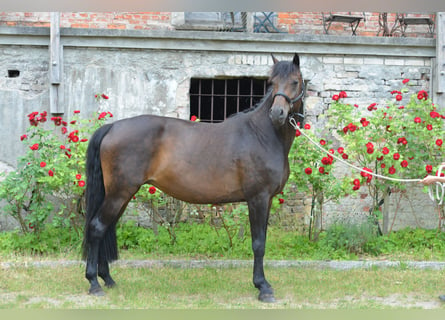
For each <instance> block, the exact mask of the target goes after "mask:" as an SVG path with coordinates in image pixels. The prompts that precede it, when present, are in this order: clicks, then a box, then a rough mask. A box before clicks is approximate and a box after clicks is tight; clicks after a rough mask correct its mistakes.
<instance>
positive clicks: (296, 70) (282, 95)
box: [269, 54, 304, 126]
mask: <svg viewBox="0 0 445 320" xmlns="http://www.w3.org/2000/svg"><path fill="white" fill-rule="evenodd" d="M272 59H273V62H274V66H273V68H272V73H271V75H270V78H269V82H270V84H271V87H272V96H273V102H272V106H271V108H270V114H269V115H270V119H271V120H272V123H273V124H274V125H275V126H282V125H283V124H284V123H285V121H286V119H287V118H288V116H289V114H292V113H302V111H303V110H302V109H303V96H304V81H303V77H302V75H301V71H300V58H299V57H298V54H295V56H294V58H293V60H292V61H278V60H277V59H276V58H275V57H274V56H273V55H272Z"/></svg>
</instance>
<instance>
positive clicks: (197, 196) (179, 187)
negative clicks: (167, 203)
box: [152, 179, 244, 204]
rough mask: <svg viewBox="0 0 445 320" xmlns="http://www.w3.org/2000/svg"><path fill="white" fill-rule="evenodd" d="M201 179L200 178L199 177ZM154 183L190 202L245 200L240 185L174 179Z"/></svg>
mask: <svg viewBox="0 0 445 320" xmlns="http://www.w3.org/2000/svg"><path fill="white" fill-rule="evenodd" d="M197 180H199V179H197ZM152 183H153V185H155V186H157V187H158V188H159V189H161V190H162V191H164V192H165V193H167V194H169V195H171V196H172V197H174V198H177V199H179V200H182V201H186V202H190V203H201V204H205V203H210V204H212V203H227V202H237V201H243V200H244V195H243V192H242V190H241V189H240V188H239V187H235V186H232V185H222V184H221V183H217V182H216V181H215V182H214V183H209V182H204V181H194V182H190V183H187V184H183V183H181V182H178V181H175V180H172V181H171V182H170V183H165V182H159V181H153V182H152Z"/></svg>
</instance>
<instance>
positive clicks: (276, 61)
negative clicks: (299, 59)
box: [270, 53, 279, 64]
mask: <svg viewBox="0 0 445 320" xmlns="http://www.w3.org/2000/svg"><path fill="white" fill-rule="evenodd" d="M270 55H271V56H272V60H273V64H277V63H278V62H279V61H278V59H277V58H275V56H274V55H273V54H272V53H271V54H270Z"/></svg>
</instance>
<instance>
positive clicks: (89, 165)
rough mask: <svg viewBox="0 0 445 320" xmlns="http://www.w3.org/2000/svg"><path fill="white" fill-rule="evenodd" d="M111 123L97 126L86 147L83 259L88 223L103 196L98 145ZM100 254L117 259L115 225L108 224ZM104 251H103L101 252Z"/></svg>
mask: <svg viewBox="0 0 445 320" xmlns="http://www.w3.org/2000/svg"><path fill="white" fill-rule="evenodd" d="M111 127H112V124H106V125H104V126H103V127H101V128H99V129H98V130H97V131H96V132H95V133H94V134H93V136H92V137H91V139H90V143H89V145H88V149H87V159H86V173H87V188H86V207H87V212H86V217H85V230H84V239H83V254H82V257H83V259H84V260H86V259H87V257H88V249H89V243H90V242H89V239H88V237H89V235H88V225H89V224H90V222H91V220H92V219H93V218H94V216H95V215H96V214H97V211H98V210H99V208H100V206H101V205H102V203H103V201H104V198H105V187H104V179H103V175H102V166H101V163H100V145H101V143H102V140H103V138H104V137H105V136H106V135H107V133H108V131H110V129H111ZM99 250H100V251H102V252H101V254H105V256H106V258H107V261H109V262H110V261H112V260H115V259H117V242H116V228H115V226H114V225H113V226H109V227H108V229H107V231H106V234H105V236H104V239H103V240H102V242H101V244H100V249H99ZM103 251H105V252H103Z"/></svg>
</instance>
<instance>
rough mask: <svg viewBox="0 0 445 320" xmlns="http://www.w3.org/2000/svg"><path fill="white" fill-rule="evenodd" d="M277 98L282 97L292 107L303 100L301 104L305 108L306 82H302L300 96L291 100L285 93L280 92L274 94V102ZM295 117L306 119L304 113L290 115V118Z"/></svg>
mask: <svg viewBox="0 0 445 320" xmlns="http://www.w3.org/2000/svg"><path fill="white" fill-rule="evenodd" d="M276 96H281V97H283V98H284V99H286V101H287V103H289V104H290V105H293V104H294V103H295V102H297V101H298V100H300V99H301V104H302V106H303V96H304V80H303V82H302V84H301V92H300V94H299V95H298V96H296V97H295V98H293V99H291V98H289V96H288V95H286V94H285V93H283V92H279V91H278V92H277V93H275V94H274V96H273V99H274V100H275V97H276ZM291 110H292V108H291ZM295 115H297V116H300V117H301V118H303V119H304V114H302V113H300V112H292V113H290V114H289V116H290V117H294V116H295Z"/></svg>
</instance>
